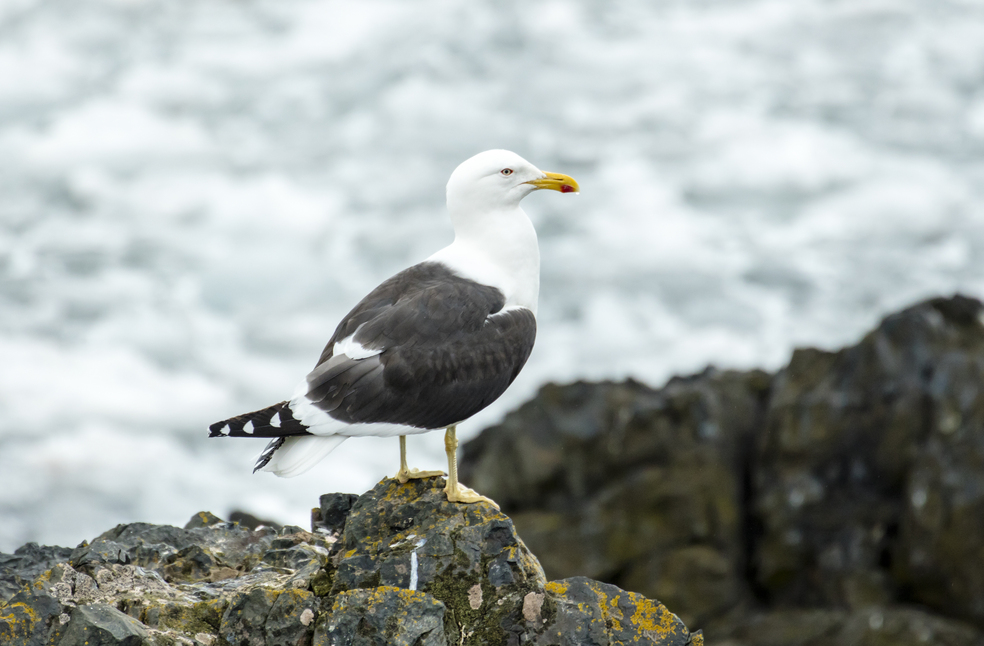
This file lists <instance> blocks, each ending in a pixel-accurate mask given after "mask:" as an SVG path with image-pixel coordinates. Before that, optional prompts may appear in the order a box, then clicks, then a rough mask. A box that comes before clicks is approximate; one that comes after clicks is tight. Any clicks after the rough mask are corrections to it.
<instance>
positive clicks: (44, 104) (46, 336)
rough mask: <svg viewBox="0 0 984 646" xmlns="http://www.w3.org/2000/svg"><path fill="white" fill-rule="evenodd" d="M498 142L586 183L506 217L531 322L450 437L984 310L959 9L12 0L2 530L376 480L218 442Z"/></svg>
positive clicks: (397, 258) (975, 38)
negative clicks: (488, 394)
mask: <svg viewBox="0 0 984 646" xmlns="http://www.w3.org/2000/svg"><path fill="white" fill-rule="evenodd" d="M496 147H501V148H509V149H512V150H515V151H517V152H519V153H520V154H522V155H523V156H525V157H527V158H528V159H529V160H530V161H532V162H533V163H535V164H537V165H538V166H540V167H541V168H543V169H545V170H551V171H557V172H564V173H568V174H570V175H573V176H574V177H576V178H577V179H578V181H579V182H580V184H581V187H582V194H581V195H580V196H576V197H573V196H569V195H560V194H557V193H550V194H535V195H533V196H531V197H530V198H528V199H527V200H526V202H525V204H524V206H525V207H526V210H527V212H528V213H530V215H531V217H532V219H533V220H534V223H535V224H536V225H537V228H538V231H539V233H540V240H541V250H542V263H543V279H542V287H541V301H540V316H539V321H540V324H539V339H538V341H537V346H536V349H535V350H534V352H533V355H532V357H531V359H530V361H529V363H528V365H527V367H526V369H525V371H524V372H523V373H522V374H521V375H520V377H519V379H518V380H517V382H516V383H515V384H514V386H513V387H512V388H511V389H510V391H509V392H508V393H507V394H506V395H505V396H503V398H502V399H501V400H500V401H499V402H497V403H496V404H494V405H493V406H492V407H490V408H489V409H488V410H487V411H485V412H484V413H483V414H481V415H480V416H478V417H477V418H475V419H473V420H472V421H470V422H468V423H467V424H466V425H465V427H464V428H463V429H462V432H461V435H462V436H464V437H469V436H471V435H474V434H475V433H477V432H478V431H479V430H480V429H481V428H483V427H484V426H485V425H487V424H490V423H492V422H494V421H496V420H497V419H499V418H501V416H502V415H503V414H504V413H505V412H506V411H508V410H509V409H510V408H513V407H515V406H517V405H518V404H519V403H521V402H522V401H524V400H525V399H527V398H528V397H530V396H531V395H532V394H533V393H534V392H535V390H536V389H537V388H538V386H540V385H541V384H543V383H544V382H546V381H550V380H555V381H569V380H574V379H578V378H590V379H602V378H616V379H617V378H623V377H626V376H633V377H636V378H639V379H642V380H644V381H646V382H649V383H651V384H653V385H658V384H660V383H661V382H663V381H664V380H665V379H666V378H667V377H669V376H670V375H672V374H674V373H688V372H692V371H697V370H699V369H701V368H702V367H704V366H705V365H706V364H708V363H713V364H715V365H717V366H720V367H734V368H749V367H753V366H762V367H766V368H769V369H775V368H777V367H779V366H781V365H782V364H783V363H784V361H785V360H786V359H787V358H788V356H789V353H790V351H791V350H792V348H794V347H796V346H800V345H815V346H821V347H826V348H834V347H837V346H839V345H842V344H846V343H850V342H852V341H854V340H855V339H857V338H858V336H859V335H860V334H862V333H863V332H864V331H865V330H867V329H868V328H869V327H871V326H872V325H874V324H875V323H876V322H877V320H878V319H879V318H880V317H881V316H883V315H884V314H886V313H888V312H889V311H891V310H893V309H895V308H899V307H901V306H903V305H905V304H907V303H910V302H912V301H914V300H916V299H919V298H922V297H926V296H930V295H935V294H940V293H944V294H946V293H952V292H954V291H956V290H960V291H963V292H965V293H968V294H971V295H975V296H982V295H984V4H982V3H981V2H979V1H972V0H965V1H956V0H891V1H888V0H851V1H846V0H845V1H834V0H822V1H821V0H796V1H791V0H730V1H728V2H724V1H710V0H702V1H694V0H678V1H672V0H667V1H662V2H644V1H641V0H640V1H635V2H631V1H630V2H619V3H605V2H598V1H594V2H593V1H590V0H580V1H568V2H545V1H534V0H526V1H523V2H519V1H515V0H505V1H501V2H497V3H477V2H454V1H451V0H421V1H419V2H414V3H408V2H402V1H396V0H393V1H384V0H363V1H361V2H358V3H350V2H338V1H313V0H239V1H232V0H146V1H142V0H4V2H2V3H0V550H2V551H11V550H13V549H14V548H15V547H17V546H18V545H20V544H21V543H23V542H25V541H29V540H35V541H41V542H45V543H56V544H63V545H74V544H76V543H78V542H79V541H81V540H82V539H83V538H92V537H93V536H94V535H95V534H97V533H99V532H101V531H102V530H105V529H107V528H109V527H111V526H113V525H114V524H116V523H120V522H128V521H135V520H146V521H152V522H160V523H176V524H182V523H184V522H185V521H186V520H187V519H188V518H189V517H190V516H191V514H192V513H194V512H196V511H198V510H201V509H209V510H211V511H213V512H215V513H217V514H219V515H224V514H226V513H228V512H229V511H230V510H231V509H233V508H240V509H244V510H246V511H249V512H252V513H255V514H257V515H260V516H266V517H272V518H274V519H277V520H279V521H281V522H290V523H295V524H298V525H305V524H306V523H307V518H308V513H309V509H310V507H311V506H312V505H314V504H316V502H317V496H318V494H321V493H324V492H328V491H353V492H360V491H363V490H365V489H366V488H368V487H369V486H371V485H372V484H373V483H374V482H376V481H378V480H379V479H380V478H382V477H383V476H386V475H388V474H392V473H393V472H395V470H396V467H397V455H398V453H397V451H398V447H397V442H396V440H395V439H389V440H353V441H350V442H347V443H345V444H344V445H343V446H342V447H341V448H340V449H339V450H338V451H337V452H336V453H335V454H333V455H332V456H330V457H329V458H328V459H327V460H326V461H325V462H323V463H322V464H321V465H319V467H317V468H316V469H314V470H313V471H311V472H309V473H308V474H306V475H304V476H301V477H299V478H296V479H293V480H280V479H277V478H275V477H273V476H270V475H268V474H260V475H255V476H254V475H252V474H251V473H250V470H251V467H252V464H253V460H254V458H255V456H256V455H257V454H258V453H259V452H260V450H261V449H262V447H263V444H264V443H263V441H262V440H256V441H232V440H208V439H207V437H206V430H205V428H206V426H207V425H208V424H209V423H211V422H213V421H216V420H219V419H222V418H225V417H228V416H230V415H233V414H237V413H240V412H244V411H248V410H254V409H256V408H260V407H262V406H266V405H268V404H272V403H274V402H277V401H280V400H282V399H284V398H286V397H289V396H290V394H291V392H292V390H293V388H294V386H295V384H296V383H297V382H298V381H299V380H300V378H301V377H302V375H303V374H304V373H305V372H306V371H307V370H308V369H310V368H311V367H312V366H313V364H314V361H315V359H316V358H317V356H318V354H319V352H320V351H321V348H322V345H323V344H324V342H325V341H326V340H327V338H328V337H329V335H330V334H331V332H332V331H333V329H334V326H335V324H336V322H337V320H338V319H339V317H341V316H342V315H343V314H344V313H345V312H346V311H348V309H349V308H351V306H352V305H354V304H355V303H356V302H357V301H358V299H359V298H360V297H361V296H362V295H363V294H364V293H365V292H366V291H367V290H369V289H371V288H372V287H373V286H375V285H376V284H377V283H378V282H379V281H381V280H382V279H385V278H387V277H388V276H390V275H392V274H393V273H395V272H396V271H398V270H399V269H401V268H403V267H404V266H406V265H408V264H410V263H413V262H416V261H419V260H421V259H423V258H424V257H426V256H428V255H429V254H430V253H432V252H433V251H435V250H436V249H438V248H439V247H441V246H443V245H445V244H447V243H448V242H449V241H450V239H451V230H450V224H449V223H448V221H447V219H446V215H445V213H444V207H443V196H444V195H443V193H444V184H445V182H446V181H447V177H448V175H449V174H450V172H451V170H453V168H454V167H455V166H456V165H457V164H458V163H459V162H460V161H462V160H464V159H465V158H467V157H469V156H471V155H472V154H474V153H476V152H479V151H481V150H484V149H488V148H496ZM410 452H411V458H412V462H413V463H414V464H415V465H416V466H420V467H425V468H435V467H438V466H441V465H443V464H444V462H443V459H444V458H443V450H442V442H441V434H440V433H432V434H429V435H427V436H417V437H414V438H411V439H410Z"/></svg>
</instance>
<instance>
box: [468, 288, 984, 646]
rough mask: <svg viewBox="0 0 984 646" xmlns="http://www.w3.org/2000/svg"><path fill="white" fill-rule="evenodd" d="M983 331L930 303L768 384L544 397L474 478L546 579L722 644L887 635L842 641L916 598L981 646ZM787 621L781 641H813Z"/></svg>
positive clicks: (489, 448) (969, 306)
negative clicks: (757, 635) (671, 619)
mask: <svg viewBox="0 0 984 646" xmlns="http://www.w3.org/2000/svg"><path fill="white" fill-rule="evenodd" d="M982 321H984V306H982V304H981V303H980V302H979V301H977V300H975V299H971V298H965V297H961V296H955V297H952V298H937V299H931V300H929V301H926V302H923V303H919V304H917V305H915V306H913V307H910V308H907V309H905V310H903V311H901V312H899V313H897V314H893V315H891V316H889V317H886V318H885V320H884V321H882V322H881V324H880V325H879V326H878V328H877V329H876V330H874V331H872V332H871V333H870V334H868V335H867V336H865V337H864V339H862V340H861V341H860V342H859V343H858V344H856V345H854V346H852V347H849V348H845V349H843V350H840V351H836V352H829V351H821V350H812V349H804V350H797V351H796V352H795V353H794V354H793V356H792V358H791V360H790V362H789V365H787V366H786V367H785V368H783V369H782V370H781V371H779V372H778V373H777V374H776V375H775V376H774V377H770V376H769V375H767V374H765V373H762V372H759V371H753V372H749V373H736V372H719V371H717V370H714V369H708V370H706V371H705V372H703V373H701V374H699V375H696V376H694V377H690V378H687V379H678V378H674V379H672V380H670V382H669V383H667V385H666V386H665V387H664V388H662V389H658V390H654V389H651V388H648V387H646V386H643V385H641V384H638V383H636V382H633V381H631V380H629V381H627V382H625V383H608V382H606V383H598V384H590V383H584V382H580V383H576V384H571V385H567V386H556V385H548V386H545V387H544V388H543V389H541V391H540V393H539V394H538V395H537V397H536V398H535V399H534V400H532V401H531V402H528V403H527V404H525V405H523V406H522V407H521V408H520V409H519V410H517V411H515V412H513V413H510V414H509V415H508V416H507V417H506V419H505V420H504V421H503V423H502V424H501V425H500V426H498V427H494V428H491V429H487V430H486V431H484V432H483V433H482V434H480V435H479V436H478V437H477V438H476V439H475V440H473V441H472V442H470V443H467V444H465V445H464V456H463V459H462V461H461V465H460V471H461V475H462V480H464V481H465V482H468V483H469V484H470V485H472V486H474V487H475V488H476V489H478V490H480V491H482V493H484V494H486V495H488V496H490V497H491V498H493V499H495V500H497V501H498V502H499V503H500V505H501V506H502V509H503V511H504V512H506V513H509V514H510V516H511V517H512V518H513V520H514V522H515V523H516V527H517V530H518V533H519V535H520V536H522V537H523V539H524V540H525V541H526V542H527V544H528V545H530V547H531V548H532V549H533V550H534V551H535V552H536V553H538V554H540V555H541V557H542V563H543V566H544V569H545V573H546V575H547V576H548V577H549V578H564V577H571V576H575V575H586V576H591V577H594V578H598V579H601V580H604V581H608V582H611V583H614V584H617V585H619V586H620V587H622V588H624V589H628V590H634V591H638V592H642V593H645V594H646V595H647V596H649V597H656V598H659V599H661V600H663V601H664V602H666V603H667V604H668V605H669V606H670V607H672V608H673V609H674V610H675V611H677V612H678V613H679V614H680V616H681V617H682V618H683V619H684V620H685V622H687V623H700V624H703V625H705V626H707V628H708V634H709V635H710V636H712V637H716V638H719V639H722V640H723V639H735V638H736V637H735V636H736V635H742V636H743V637H742V639H745V638H748V639H751V641H748V642H747V643H759V642H757V641H755V639H752V638H751V637H749V636H748V635H749V634H750V633H742V632H741V630H740V629H739V628H738V627H740V626H745V627H748V628H749V629H750V630H751V629H753V628H754V625H753V623H751V622H757V623H756V624H755V625H757V624H759V623H762V622H766V623H767V622H768V621H771V619H769V618H770V617H772V618H774V619H775V620H776V621H785V620H784V619H782V618H783V617H787V616H792V615H788V614H787V613H800V614H799V615H796V616H798V617H799V618H800V620H802V621H806V619H805V618H810V621H811V622H812V621H813V620H816V621H817V622H819V623H817V624H816V625H817V630H818V631H820V632H819V633H816V634H817V635H821V636H822V635H826V634H827V633H826V632H825V631H827V630H828V628H829V626H828V627H826V628H825V627H823V626H827V624H829V623H830V622H832V621H835V619H836V622H839V623H837V626H838V627H837V628H836V630H835V633H836V634H838V635H842V637H843V639H848V638H850V639H854V638H855V637H856V638H857V639H861V640H862V641H863V642H864V643H881V642H878V639H880V637H878V636H879V635H883V634H885V633H884V631H883V632H877V633H870V634H869V633H864V635H861V633H858V632H857V631H855V632H854V633H851V635H849V636H848V637H844V636H843V635H847V633H843V634H842V631H845V630H848V628H846V627H845V626H848V625H854V624H851V623H850V622H849V621H848V619H847V618H849V617H854V616H860V615H857V613H860V612H862V611H866V610H867V609H870V608H872V607H885V608H890V609H893V610H892V612H896V610H894V609H898V608H909V606H906V605H905V604H911V603H913V602H918V603H922V604H924V608H923V611H924V613H925V612H928V613H929V614H925V617H926V618H927V619H926V621H929V622H930V623H932V621H930V619H932V620H934V621H935V620H938V621H939V622H943V623H942V624H940V625H944V624H945V625H947V626H952V625H957V624H953V623H952V622H953V621H954V620H955V619H957V620H965V621H967V622H970V623H971V624H972V625H973V626H974V627H973V628H970V629H971V630H972V631H977V632H975V633H974V634H976V635H977V636H978V637H977V638H978V639H979V640H980V641H981V643H984V635H981V634H980V631H981V630H982V629H984V551H982V550H981V547H980V546H981V545H984V323H982ZM769 608H771V609H772V610H773V612H774V614H773V615H770V614H769V613H768V612H765V611H764V610H763V609H769ZM834 610H836V611H837V612H843V613H846V614H843V616H841V615H836V613H835V614H833V615H832V614H829V612H834ZM814 611H816V613H820V614H810V613H814ZM911 611H912V612H916V610H914V609H913V610H911ZM898 612H903V614H904V613H908V612H910V610H904V611H903V610H898ZM802 613H806V614H802ZM824 613H828V614H824ZM932 613H937V614H939V615H941V616H939V617H934V615H933V614H932ZM835 615H836V617H835ZM889 616H891V617H898V616H901V615H898V614H892V615H886V617H889ZM905 616H909V615H905ZM913 616H914V615H913ZM736 617H737V619H736ZM838 617H839V618H838ZM858 621H860V620H858ZM886 621H888V619H887V618H886ZM900 621H901V620H900ZM906 621H908V620H906ZM913 621H915V620H913ZM920 621H922V620H921V619H920ZM836 622H835V623H836ZM948 622H951V623H948ZM793 623H794V622H792V621H790V622H787V623H784V624H783V625H784V626H787V627H788V628H789V632H788V633H785V634H786V637H787V638H788V642H789V643H810V644H812V643H814V642H813V641H810V640H811V639H813V637H806V636H805V635H809V634H813V633H811V632H810V631H811V630H812V629H811V628H810V627H809V626H810V625H812V624H809V622H807V623H803V625H802V627H801V630H799V632H797V629H796V628H795V627H793ZM889 623H891V622H889ZM916 623H917V624H919V622H916ZM958 623H959V622H958ZM808 624H809V625H808ZM821 624H823V626H821ZM924 624H925V622H923V623H922V624H919V625H924ZM858 625H860V624H858ZM886 625H888V624H886ZM907 625H908V624H907ZM913 625H915V624H913ZM926 625H928V624H926ZM959 626H961V628H960V629H959V630H957V629H956V628H954V630H955V631H956V632H953V631H950V632H947V631H943V632H945V633H946V634H951V633H952V634H954V635H957V634H964V633H963V632H961V631H963V630H965V629H968V627H967V625H965V624H959ZM783 630H785V628H784V629H783ZM831 630H833V629H831ZM851 630H854V629H851ZM921 630H922V629H919V630H916V629H913V631H915V633H920V631H921ZM934 630H935V629H934ZM941 630H942V629H941ZM947 630H949V629H947ZM903 632H904V631H903ZM915 633H913V634H915ZM900 634H901V633H900ZM920 634H925V631H922V633H920ZM940 634H943V633H940ZM795 635H801V636H804V637H803V640H802V641H797V640H798V639H799V637H795V638H794V636H795ZM815 636H816V635H815ZM816 638H817V639H820V638H821V637H816ZM824 639H826V638H825V637H824ZM899 639H902V637H900V638H899ZM947 639H949V637H948V638H947ZM953 639H955V640H956V641H955V642H954V643H963V642H961V641H960V639H963V638H962V637H960V638H957V637H954V638H953ZM742 643H745V642H742ZM761 643H766V642H765V641H763V642H761ZM768 643H772V642H768ZM775 643H784V642H781V640H780V641H777V642H775ZM816 643H821V642H816ZM823 643H826V642H823ZM845 643H846V642H845Z"/></svg>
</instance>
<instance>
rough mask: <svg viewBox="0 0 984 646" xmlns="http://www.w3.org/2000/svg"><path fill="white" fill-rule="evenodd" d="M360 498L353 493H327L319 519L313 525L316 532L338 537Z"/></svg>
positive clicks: (322, 498) (318, 509) (318, 511)
mask: <svg viewBox="0 0 984 646" xmlns="http://www.w3.org/2000/svg"><path fill="white" fill-rule="evenodd" d="M358 499H359V497H358V496H357V495H355V494H352V493H326V494H325V495H323V496H321V499H320V503H321V504H320V506H319V507H318V508H317V517H316V519H314V520H313V522H312V523H311V526H312V528H313V530H314V531H319V530H320V531H323V532H325V533H328V534H334V535H338V534H339V533H341V531H342V528H343V527H344V526H345V519H346V518H347V517H348V513H349V512H350V511H351V510H352V505H354V504H355V501H356V500H358Z"/></svg>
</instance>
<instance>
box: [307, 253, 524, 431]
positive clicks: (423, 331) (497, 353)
mask: <svg viewBox="0 0 984 646" xmlns="http://www.w3.org/2000/svg"><path fill="white" fill-rule="evenodd" d="M504 303H505V298H504V297H503V295H502V293H501V292H500V291H499V290H498V289H496V288H494V287H489V286H487V285H481V284H479V283H476V282H474V281H471V280H468V279H465V278H461V277H459V276H456V275H455V274H453V273H452V272H451V271H450V270H448V269H447V268H446V267H445V266H443V265H440V264H438V263H423V264H420V265H416V266H414V267H411V268H410V269H407V270H406V271H403V272H401V273H400V274H397V275H396V276H394V277H393V278H391V279H390V280H388V281H386V282H384V283H383V284H382V285H380V286H379V287H378V288H376V289H375V290H374V291H373V292H372V293H371V294H369V295H368V296H367V297H366V298H365V299H363V300H362V302H360V303H359V304H358V305H357V306H356V307H355V308H354V309H353V310H352V312H350V313H349V315H348V316H346V317H345V319H344V320H343V321H342V322H341V323H340V324H339V326H338V328H337V329H336V331H335V334H334V335H333V336H332V339H331V341H329V343H328V346H327V347H326V348H325V351H324V352H323V353H322V355H321V361H320V362H319V364H318V366H317V367H316V368H315V369H314V370H313V371H312V372H311V373H310V374H309V375H308V378H307V379H308V384H309V388H308V394H307V397H306V398H307V399H308V400H309V401H310V402H311V403H312V404H313V405H314V406H316V407H317V408H319V409H320V410H322V411H324V412H325V413H327V414H328V415H329V416H330V417H332V418H334V419H336V420H339V421H342V422H346V423H390V424H404V425H408V426H416V427H419V428H441V427H444V426H448V425H450V424H453V423H455V422H460V421H462V420H464V419H467V418H469V417H471V416H472V415H474V414H475V413H477V412H478V411H480V410H482V409H483V408H485V407H486V406H488V405H489V404H491V403H492V402H493V401H495V400H496V399H497V398H498V397H499V396H500V395H501V394H502V393H503V392H505V390H506V388H508V387H509V384H511V383H512V382H513V380H514V379H515V378H516V376H517V375H518V374H519V371H520V370H521V369H522V367H523V365H524V364H525V363H526V360H527V359H528V358H529V355H530V352H531V351H532V350H533V342H534V339H535V338H536V318H535V317H534V315H533V313H532V312H531V311H530V310H528V309H525V308H516V309H509V310H506V311H502V307H503V304H504ZM352 335H354V337H353V338H354V340H355V341H356V342H358V343H359V345H360V346H362V347H363V348H366V349H368V350H379V351H380V353H379V354H377V355H375V356H371V357H367V358H363V359H352V358H350V357H348V356H345V355H339V356H337V357H336V356H333V355H332V350H333V347H334V344H335V343H336V342H338V341H341V340H343V339H345V338H348V337H349V336H352Z"/></svg>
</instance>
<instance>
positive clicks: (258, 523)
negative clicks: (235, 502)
mask: <svg viewBox="0 0 984 646" xmlns="http://www.w3.org/2000/svg"><path fill="white" fill-rule="evenodd" d="M229 522H230V523H238V524H240V525H242V526H243V527H245V528H246V529H259V528H260V527H269V528H270V529H272V530H273V531H275V532H280V531H281V530H282V529H283V528H284V526H283V525H281V524H280V523H277V522H275V521H272V520H264V519H262V518H257V517H256V516H254V515H253V514H250V513H247V512H245V511H239V510H236V511H233V512H231V513H230V514H229Z"/></svg>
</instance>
